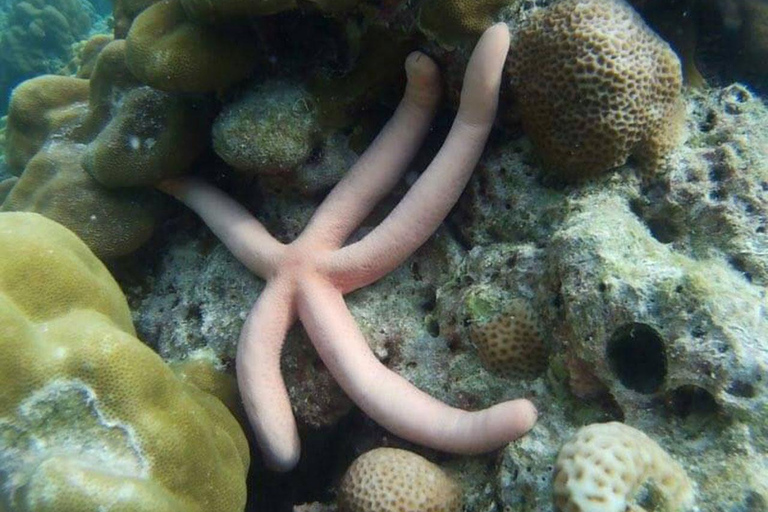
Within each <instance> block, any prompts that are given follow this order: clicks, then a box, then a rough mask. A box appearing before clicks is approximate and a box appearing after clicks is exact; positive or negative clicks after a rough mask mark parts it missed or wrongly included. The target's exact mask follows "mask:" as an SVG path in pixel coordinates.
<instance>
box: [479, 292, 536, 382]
mask: <svg viewBox="0 0 768 512" xmlns="http://www.w3.org/2000/svg"><path fill="white" fill-rule="evenodd" d="M481 294H482V292H479V293H473V292H469V297H468V299H469V301H471V302H472V305H468V309H471V310H473V313H475V314H474V315H469V317H470V320H469V321H470V323H471V324H470V327H469V338H470V340H472V343H474V344H475V346H476V347H477V349H478V351H479V352H480V358H481V359H482V360H483V363H484V364H485V365H486V366H487V367H488V368H490V369H491V370H494V371H497V372H500V373H509V374H516V375H521V376H526V377H536V376H538V375H539V374H540V373H541V372H543V371H544V370H545V369H546V367H547V348H546V346H545V344H544V340H543V339H542V336H541V332H540V327H539V322H538V320H537V319H536V317H535V316H534V315H535V314H534V312H533V310H532V309H531V306H530V305H529V304H528V303H527V302H526V301H525V300H521V299H516V300H512V301H509V303H508V304H507V305H506V306H505V307H504V309H503V310H502V311H500V312H492V310H493V309H494V307H493V306H494V305H495V304H494V301H493V299H492V298H490V297H482V295H481ZM489 310H491V311H489Z"/></svg>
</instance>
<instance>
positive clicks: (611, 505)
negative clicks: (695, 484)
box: [554, 422, 693, 512]
mask: <svg viewBox="0 0 768 512" xmlns="http://www.w3.org/2000/svg"><path fill="white" fill-rule="evenodd" d="M649 479H650V480H651V482H652V484H653V485H654V486H655V489H656V490H657V491H658V494H659V496H660V498H661V499H660V501H661V502H663V507H662V508H663V509H664V510H667V511H669V512H675V511H679V510H687V509H688V508H690V507H691V505H692V504H693V488H692V486H691V482H690V481H689V480H688V475H686V473H685V470H683V468H682V467H681V466H680V464H678V463H677V462H675V460H674V459H672V458H671V457H670V456H669V455H668V454H667V453H666V452H665V451H664V450H663V449H662V448H661V447H660V446H659V445H658V444H656V443H655V442H654V441H653V440H652V439H651V438H649V437H648V436H646V435H645V434H644V433H642V432H641V431H639V430H637V429H634V428H632V427H630V426H627V425H624V424H623V423H616V422H612V423H596V424H592V425H588V426H586V427H584V428H582V429H581V430H579V431H578V432H577V433H576V435H575V436H574V437H573V438H572V439H571V440H569V441H568V442H567V443H565V445H563V448H562V449H561V450H560V454H559V455H558V457H557V464H556V466H555V482H554V486H555V505H556V506H557V508H558V509H559V510H561V511H563V512H625V511H627V510H637V511H640V510H643V509H642V508H641V507H639V506H638V505H634V504H631V503H630V502H631V500H632V498H633V497H634V494H635V493H636V492H637V490H638V489H639V488H640V487H641V486H642V485H644V484H645V483H646V481H647V480H649Z"/></svg>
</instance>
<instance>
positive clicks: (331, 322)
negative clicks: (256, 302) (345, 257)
mask: <svg viewBox="0 0 768 512" xmlns="http://www.w3.org/2000/svg"><path fill="white" fill-rule="evenodd" d="M298 311H299V318H300V319H301V322H302V323H303V325H304V328H305V329H306V330H307V333H308V334H309V337H310V338H311V340H312V343H313V344H314V346H315V348H316V349H317V351H318V353H319V355H320V357H321V359H322V360H323V362H324V363H325V365H326V367H327V368H328V370H329V371H330V372H331V373H332V374H333V376H334V377H335V379H336V380H337V381H338V383H339V385H340V386H341V387H342V389H344V391H345V392H346V393H347V394H348V395H349V397H350V398H351V399H352V400H353V401H354V402H355V403H356V404H357V405H358V406H359V407H360V408H361V409H362V410H363V411H364V412H365V413H366V414H368V416H370V417H371V418H372V419H373V420H375V421H376V422H377V423H379V424H380V425H381V426H382V427H384V428H386V429H387V430H389V431H390V432H392V433H394V434H396V435H397V436H400V437H402V438H403V439H406V440H408V441H411V442H414V443H418V444H421V445H424V446H428V447H430V448H435V449H438V450H443V451H446V452H451V453H459V454H476V453H483V452H487V451H491V450H494V449H496V448H499V447H501V446H503V445H505V444H506V443H508V442H510V441H512V440H514V439H516V438H518V437H520V436H521V435H523V434H524V433H525V432H527V431H528V430H530V428H531V427H532V426H533V424H534V423H535V422H536V418H537V412H536V409H535V407H534V406H533V404H531V402H529V401H528V400H513V401H509V402H504V403H501V404H498V405H495V406H493V407H491V408H489V409H484V410H481V411H476V412H467V411H463V410H461V409H457V408H454V407H450V406H448V405H446V404H444V403H442V402H440V401H439V400H436V399H435V398H432V397H430V396H429V395H427V394H426V393H424V392H423V391H420V390H419V389H418V388H416V387H415V386H413V385H412V384H411V383H409V382H408V381H407V380H405V379H404V378H402V377H401V376H399V375H398V374H396V373H395V372H393V371H391V370H389V369H388V368H387V367H386V366H384V365H383V364H381V363H380V362H379V361H378V360H377V359H376V357H375V356H374V355H373V353H372V352H371V350H370V349H369V347H368V344H367V343H366V341H365V338H364V337H363V335H362V333H361V332H360V330H359V328H358V327H357V324H356V323H355V320H354V318H353V317H352V315H351V314H350V312H349V310H348V309H347V307H346V304H345V303H344V299H343V297H342V296H341V293H340V292H339V291H338V290H337V289H336V288H334V287H333V285H331V284H330V283H326V282H323V281H317V280H315V281H312V280H308V281H304V282H302V284H301V286H300V289H299V294H298Z"/></svg>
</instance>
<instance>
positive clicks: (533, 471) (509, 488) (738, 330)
mask: <svg viewBox="0 0 768 512" xmlns="http://www.w3.org/2000/svg"><path fill="white" fill-rule="evenodd" d="M685 101H686V108H687V111H686V115H687V126H686V128H687V131H688V139H687V140H686V141H685V142H684V144H683V145H681V146H680V147H679V148H677V149H676V150H675V151H673V152H672V153H671V154H670V155H669V158H668V161H667V162H666V164H665V165H664V166H662V167H660V168H659V169H658V171H657V173H656V174H654V175H646V174H643V173H641V172H640V171H639V170H638V169H637V168H635V167H633V166H631V165H624V166H622V167H620V168H619V169H618V172H616V173H613V174H610V175H605V176H602V177H599V178H597V179H595V180H593V181H590V182H588V183H585V184H583V185H580V186H563V185H562V184H558V183H553V182H551V181H549V180H548V179H546V178H544V177H542V173H541V168H540V166H539V165H538V164H537V160H536V158H535V156H534V153H533V150H532V147H531V145H530V144H529V143H528V142H527V141H526V140H524V139H522V140H504V138H499V139H495V140H492V142H491V143H490V144H489V146H488V148H487V150H486V155H485V156H484V158H483V161H482V162H481V164H480V165H479V166H478V168H477V169H476V171H475V174H474V175H473V177H472V179H471V181H470V183H469V185H468V189H467V191H466V192H465V194H464V195H463V196H462V198H461V200H460V204H459V205H458V207H457V208H456V209H455V211H454V213H453V214H452V216H451V217H450V218H449V221H448V222H447V223H446V226H445V227H444V228H443V229H441V230H440V231H439V233H438V235H437V236H436V237H434V238H433V239H431V240H430V241H429V242H428V243H427V245H425V247H424V248H423V249H422V250H421V251H419V252H418V253H417V254H416V255H415V256H413V257H412V258H410V259H409V260H408V261H407V262H406V263H405V264H404V265H402V266H401V267H400V268H398V269H397V270H396V271H395V272H393V273H392V274H390V275H388V276H387V277H385V278H384V279H382V280H381V281H380V282H378V283H376V284H374V285H372V286H369V287H366V288H363V289H361V290H359V291H358V292H356V293H354V294H352V295H350V296H348V297H347V301H348V303H349V304H350V308H351V310H352V312H353V315H354V316H355V318H356V319H357V321H358V323H359V324H360V325H361V327H362V329H363V332H364V333H365V335H366V337H367V338H368V340H369V342H370V343H371V346H372V348H373V350H374V352H375V353H376V354H377V356H378V357H379V358H380V359H381V360H382V361H383V362H384V363H385V364H387V365H388V366H389V367H390V368H393V369H394V370H395V371H398V372H399V373H400V374H402V375H404V376H405V377H406V378H408V379H409V380H411V381H412V382H414V383H415V384H416V385H417V386H419V387H420V388H421V389H424V390H425V391H427V392H429V393H430V394H432V395H433V396H436V397H437V398H440V399H442V400H445V401H447V402H448V403H450V404H452V405H456V406H460V407H465V408H469V409H476V408H480V407H483V406H487V405H490V404H492V403H497V402H499V401H501V400H504V399H510V398H514V397H520V396H525V397H528V398H530V399H532V400H533V401H534V402H535V403H536V405H537V407H538V409H539V413H540V417H539V423H538V424H537V426H536V427H535V428H534V429H533V431H532V432H531V433H529V434H528V435H527V436H525V437H524V438H523V439H521V440H519V441H518V442H516V443H512V444H510V445H509V446H508V447H507V448H505V449H504V450H502V452H501V455H500V457H499V458H495V457H494V456H490V457H486V458H483V457H480V458H477V459H476V460H477V461H479V462H477V463H476V464H473V463H470V462H463V461H464V460H465V459H463V458H460V457H459V458H453V459H449V460H447V461H441V462H440V464H441V465H448V466H452V467H455V466H456V465H463V466H462V469H463V471H464V473H463V474H462V478H461V480H462V482H465V483H464V494H465V500H466V503H467V510H473V511H474V510H503V509H504V508H505V507H509V509H512V510H520V511H522V512H532V511H539V512H550V511H554V510H555V505H554V502H553V495H552V490H553V480H552V478H553V468H554V464H555V460H556V457H557V452H558V451H559V449H560V447H561V444H562V442H563V440H564V439H567V438H568V437H570V436H571V435H572V434H573V433H574V432H575V431H576V430H577V429H578V427H580V426H581V425H584V424H588V423H594V422H606V421H612V420H614V421H623V422H624V423H626V424H627V425H629V426H631V427H634V428H637V429H639V430H641V431H643V432H645V433H646V434H647V435H648V436H649V437H651V438H652V439H654V440H655V441H656V442H657V443H658V444H659V445H660V446H661V447H662V448H663V449H664V450H665V451H667V452H668V453H670V455H671V456H672V457H673V458H675V459H676V460H678V461H679V462H680V464H681V465H682V467H683V468H684V469H685V470H686V472H687V473H688V475H689V477H690V479H691V481H692V482H694V486H695V490H696V491H695V501H696V506H697V507H698V509H699V510H701V511H704V512H715V511H720V510H729V511H735V512H736V511H737V512H755V511H758V510H763V509H764V508H765V504H766V503H768V486H767V485H766V483H765V481H764V479H761V478H760V476H759V475H761V474H764V458H762V456H761V453H765V451H766V449H768V446H767V443H766V439H768V435H766V425H767V424H768V422H766V417H765V414H766V413H765V410H766V391H765V388H766V386H765V382H766V378H768V377H767V376H766V367H767V365H768V361H767V358H766V353H765V349H764V340H765V339H766V335H767V333H768V323H767V320H766V309H767V308H766V296H765V283H766V271H765V269H766V268H767V266H766V265H768V257H767V256H766V254H768V252H767V248H766V245H767V242H768V240H766V235H765V219H766V218H768V202H767V201H766V198H765V190H766V187H768V185H766V183H768V167H767V166H766V162H767V161H768V159H766V158H765V155H766V150H765V148H766V147H768V144H767V143H768V136H766V134H765V131H764V129H763V128H762V127H763V126H764V125H765V123H766V122H768V110H766V107H765V105H764V104H763V102H762V101H761V100H760V99H759V98H758V97H756V96H755V95H754V94H753V93H751V92H750V91H749V89H747V88H745V87H744V86H741V85H732V86H728V87H724V88H714V89H712V90H710V91H708V92H706V93H690V94H688V95H687V96H686V98H685ZM399 193H400V192H399ZM239 199H242V197H239ZM244 202H245V203H246V204H248V205H249V207H250V208H251V209H252V211H254V212H255V213H256V215H257V216H258V217H259V218H260V219H262V220H263V221H264V222H265V224H266V225H267V226H268V228H269V229H270V230H271V231H272V232H273V233H274V234H275V235H276V236H277V237H278V238H280V239H281V240H290V239H292V238H293V237H295V236H296V235H297V234H298V233H299V232H300V231H301V228H302V227H303V225H304V223H305V222H306V220H307V219H308V217H309V215H310V214H311V213H312V212H313V211H314V209H315V208H316V206H317V204H318V202H319V199H311V200H310V199H301V200H300V199H296V198H286V197H282V196H272V195H266V196H265V198H264V199H263V201H260V200H259V199H258V198H256V197H253V198H250V202H249V201H248V200H247V198H246V201H244ZM395 202H396V199H392V200H389V201H387V202H385V204H384V205H382V206H381V207H380V208H378V209H377V210H376V211H375V213H374V214H373V215H372V218H371V219H370V220H369V224H368V225H367V226H366V227H365V228H363V229H362V230H361V232H360V234H359V235H358V236H360V235H362V234H364V233H365V232H366V230H367V229H370V227H372V226H374V225H376V224H377V223H378V221H379V220H380V219H381V218H382V217H383V215H384V214H385V213H386V211H387V208H388V207H391V205H392V204H394V203H395ZM186 222H190V221H186ZM184 226H185V227H184V229H181V228H179V229H175V230H174V233H172V234H171V236H170V239H169V247H168V249H167V250H166V253H165V256H163V258H164V259H163V260H162V263H161V264H160V265H158V266H157V267H156V268H155V269H154V270H153V271H152V272H151V274H152V276H153V277H152V278H151V279H150V280H149V285H150V289H149V290H147V289H144V290H139V289H138V288H137V289H135V290H129V296H132V297H133V298H134V302H133V305H134V311H135V313H134V314H135V320H136V324H137V328H138V330H139V331H140V332H141V333H148V334H145V335H144V337H145V338H146V339H152V340H155V342H156V343H157V347H158V348H159V350H160V351H161V353H163V354H164V355H174V356H183V354H184V353H185V352H186V351H187V350H192V349H197V348H200V347H201V346H204V345H207V344H210V345H213V346H214V347H216V348H217V350H219V351H220V352H221V353H223V354H225V355H228V357H229V358H231V357H232V355H233V354H234V347H235V342H236V339H237V335H238V332H239V329H240V325H241V324H242V321H243V319H244V316H245V314H246V312H247V310H248V308H250V306H251V304H252V303H253V300H254V299H255V298H256V297H257V296H258V292H259V290H260V287H261V286H262V283H261V282H260V281H259V280H258V279H255V278H254V277H252V276H251V275H250V274H249V273H247V272H246V271H245V270H244V269H243V268H242V267H241V266H240V265H239V264H238V263H237V262H236V261H235V260H234V259H233V258H232V257H231V256H229V254H228V253H227V252H226V250H225V249H223V247H221V245H220V244H219V243H218V242H217V241H215V239H213V238H212V237H211V236H210V235H201V234H200V233H201V232H205V228H204V227H200V225H199V224H198V225H197V228H195V229H196V230H197V231H195V230H194V229H193V230H189V225H184ZM478 291H481V292H482V294H481V295H485V296H491V297H493V298H494V300H496V301H497V302H496V303H495V306H494V307H500V308H502V309H503V307H504V306H505V304H512V303H513V301H518V300H524V301H526V303H527V304H529V305H530V308H531V310H532V311H533V314H534V315H535V317H536V319H537V320H538V323H539V325H540V328H541V337H542V340H543V342H544V344H545V346H546V347H547V349H548V351H549V353H550V357H549V359H548V362H547V367H546V370H545V371H543V372H542V373H541V374H539V375H538V376H537V377H536V378H534V379H532V380H526V379H523V378H521V376H519V375H499V374H495V373H493V372H490V371H489V370H488V369H487V368H486V367H485V366H484V365H483V362H482V359H481V357H480V354H479V353H478V350H477V348H476V347H475V346H474V344H473V343H472V341H471V339H470V334H469V330H470V328H471V325H472V323H471V319H472V318H473V317H472V314H477V313H480V314H482V313H484V312H485V311H484V310H483V309H482V308H481V309H479V310H478V309H472V308H470V307H468V306H471V305H472V303H471V301H469V300H468V299H469V298H470V297H471V296H472V295H473V294H477V292H478ZM162 308H165V309H164V311H163V310H162ZM158 313H160V314H158ZM190 320H191V322H190ZM195 322H197V323H198V326H200V327H199V328H198V327H196V326H195ZM300 332H301V331H300V330H298V331H296V333H294V334H291V335H290V336H289V342H288V345H287V348H286V353H285V355H284V360H283V371H284V373H285V375H286V379H287V381H288V382H289V390H290V393H291V397H292V400H293V404H294V409H295V411H296V414H297V415H298V417H299V420H300V424H302V425H304V426H312V427H313V426H316V425H318V426H319V425H324V426H328V425H338V423H336V422H337V419H338V418H340V417H341V416H343V414H344V413H343V412H341V411H346V410H347V407H349V403H346V405H345V406H343V407H340V406H339V405H338V404H340V403H341V402H337V401H335V399H333V400H331V399H329V397H331V396H336V397H338V399H339V400H341V401H343V400H345V399H344V398H343V394H341V393H340V391H338V389H337V388H335V384H334V383H333V380H332V379H331V378H330V377H329V376H328V375H327V373H326V372H325V371H324V370H323V368H322V365H321V364H320V363H319V362H318V361H317V359H316V356H315V355H314V351H313V349H312V348H311V347H309V345H308V344H307V343H306V340H303V341H301V342H300V343H296V344H295V346H301V347H304V349H302V350H306V353H305V354H307V355H308V357H309V359H306V360H303V361H307V362H308V361H313V363H311V364H307V363H303V362H300V361H302V360H301V359H299V357H298V356H297V355H296V354H297V352H295V350H296V348H295V346H293V347H292V345H293V344H294V343H295V341H297V340H298V339H299V337H301V336H302V335H301V334H297V333H300ZM294 337H296V338H294ZM312 358H314V359H312ZM225 359H226V357H225ZM628 363H632V364H628ZM321 381H322V382H325V384H318V383H319V382H321ZM303 383H306V385H305V384H303ZM318 390H319V391H318ZM577 397H578V398H577ZM341 424H342V425H344V428H350V429H353V430H350V431H345V432H344V433H343V435H344V436H354V435H356V434H358V435H359V434H360V430H355V429H359V425H357V424H352V425H350V424H349V423H344V422H342V423H341ZM363 435H370V439H369V443H370V444H373V445H377V444H381V442H382V437H381V436H382V434H381V432H377V433H374V434H363ZM483 461H484V462H483ZM345 467H346V466H343V467H342V466H341V465H340V467H339V468H337V470H338V471H343V468H345ZM641 492H644V491H641ZM640 498H641V500H642V499H645V495H644V494H643V495H641V496H640Z"/></svg>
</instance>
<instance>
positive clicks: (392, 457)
mask: <svg viewBox="0 0 768 512" xmlns="http://www.w3.org/2000/svg"><path fill="white" fill-rule="evenodd" d="M461 504H462V499H461V491H460V487H459V485H458V484H457V483H456V482H455V481H454V480H453V479H452V478H451V477H449V476H448V475H446V474H445V472H443V470H442V469H440V467H439V466H437V465H435V464H432V463H431V462H429V461H428V460H426V459H425V458H423V457H420V456H419V455H416V454H415V453H411V452H408V451H405V450H398V449H395V448H378V449H376V450H371V451H370V452H367V453H365V454H363V455H361V456H360V457H358V458H357V459H356V460H355V461H354V462H353V463H352V465H351V466H350V467H349V469H348V470H347V472H346V474H345V475H344V478H343V479H342V481H341V485H340V487H339V510H340V511H341V512H398V511H401V510H414V511H415V510H423V511H427V512H458V511H459V510H461Z"/></svg>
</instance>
